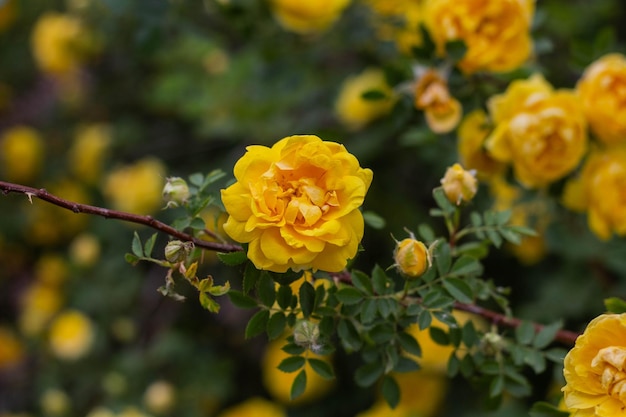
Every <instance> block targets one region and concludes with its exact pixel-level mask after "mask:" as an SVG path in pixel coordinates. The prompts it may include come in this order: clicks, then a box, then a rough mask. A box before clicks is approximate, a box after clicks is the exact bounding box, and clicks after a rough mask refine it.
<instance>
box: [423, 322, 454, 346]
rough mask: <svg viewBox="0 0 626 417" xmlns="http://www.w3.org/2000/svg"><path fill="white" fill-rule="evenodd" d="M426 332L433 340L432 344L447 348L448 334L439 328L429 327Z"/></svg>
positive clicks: (448, 342)
mask: <svg viewBox="0 0 626 417" xmlns="http://www.w3.org/2000/svg"><path fill="white" fill-rule="evenodd" d="M428 331H429V332H430V338H431V339H433V342H435V343H437V344H438V345H442V346H447V345H449V344H450V338H449V337H448V334H447V333H446V332H445V331H444V330H442V329H441V328H439V327H436V326H430V327H429V328H428Z"/></svg>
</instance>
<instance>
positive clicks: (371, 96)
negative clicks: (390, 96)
mask: <svg viewBox="0 0 626 417" xmlns="http://www.w3.org/2000/svg"><path fill="white" fill-rule="evenodd" d="M361 98H363V99H364V100H368V101H376V100H384V99H386V98H387V94H385V93H384V92H382V91H380V90H368V91H366V92H364V93H363V94H361Z"/></svg>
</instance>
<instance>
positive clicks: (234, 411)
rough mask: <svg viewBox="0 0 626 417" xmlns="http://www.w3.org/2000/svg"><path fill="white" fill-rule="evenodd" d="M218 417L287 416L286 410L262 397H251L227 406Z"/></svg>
mask: <svg viewBox="0 0 626 417" xmlns="http://www.w3.org/2000/svg"><path fill="white" fill-rule="evenodd" d="M218 417H287V411H286V410H285V409H284V408H283V407H282V406H280V405H278V404H275V403H273V402H271V401H268V400H266V399H264V398H261V397H252V398H249V399H247V400H246V401H244V402H242V403H239V404H237V405H233V406H232V407H230V408H227V409H226V410H224V411H222V412H221V413H220V414H218Z"/></svg>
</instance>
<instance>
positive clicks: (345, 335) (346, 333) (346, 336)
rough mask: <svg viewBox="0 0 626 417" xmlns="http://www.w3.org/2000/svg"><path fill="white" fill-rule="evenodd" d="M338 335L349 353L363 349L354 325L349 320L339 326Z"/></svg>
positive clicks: (342, 321)
mask: <svg viewBox="0 0 626 417" xmlns="http://www.w3.org/2000/svg"><path fill="white" fill-rule="evenodd" d="M337 334H338V335H339V338H340V339H341V343H342V344H343V346H344V348H345V349H346V350H347V351H357V350H359V349H360V348H361V345H362V342H361V337H360V335H359V333H358V332H357V331H356V328H355V327H354V324H352V322H350V321H349V320H341V321H340V322H339V324H338V325H337Z"/></svg>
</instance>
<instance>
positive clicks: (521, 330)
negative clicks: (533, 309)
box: [515, 320, 535, 345]
mask: <svg viewBox="0 0 626 417" xmlns="http://www.w3.org/2000/svg"><path fill="white" fill-rule="evenodd" d="M534 337H535V325H534V324H533V323H532V322H530V321H528V320H523V321H522V322H521V323H520V325H519V326H517V328H516V329H515V339H516V340H517V342H518V343H519V344H521V345H530V343H531V342H532V341H533V339H534Z"/></svg>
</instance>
